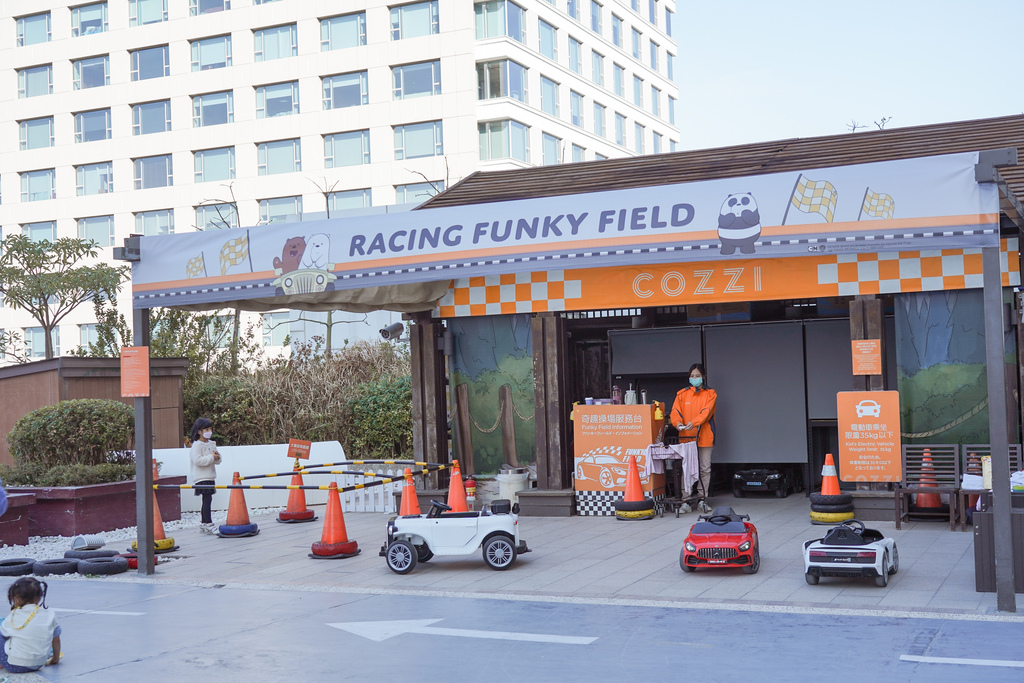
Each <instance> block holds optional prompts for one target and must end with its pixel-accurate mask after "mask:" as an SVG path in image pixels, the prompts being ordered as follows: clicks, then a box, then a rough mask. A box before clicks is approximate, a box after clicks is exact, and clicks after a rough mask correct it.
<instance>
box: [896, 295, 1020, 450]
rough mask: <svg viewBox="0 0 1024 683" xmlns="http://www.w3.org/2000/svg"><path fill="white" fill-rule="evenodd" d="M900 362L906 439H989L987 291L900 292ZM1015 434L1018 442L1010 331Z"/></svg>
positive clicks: (1009, 348)
mask: <svg viewBox="0 0 1024 683" xmlns="http://www.w3.org/2000/svg"><path fill="white" fill-rule="evenodd" d="M895 305H896V363H897V386H898V389H899V392H900V417H901V420H902V431H903V441H904V443H960V444H964V443H988V441H989V426H988V419H989V411H988V378H987V375H986V372H985V317H984V306H983V301H982V290H980V289H968V290H958V291H945V292H919V293H912V294H897V295H896V297H895ZM1003 347H1004V359H1005V365H1004V368H1005V377H1006V391H1007V404H1008V410H1007V414H1008V415H1007V417H1008V419H1009V425H1010V441H1011V443H1012V442H1015V441H1017V434H1018V430H1017V426H1016V425H1017V419H1016V413H1017V411H1016V406H1017V400H1016V399H1017V371H1016V368H1017V362H1016V358H1017V350H1016V340H1015V337H1014V334H1013V328H1012V327H1011V328H1010V330H1009V331H1008V332H1007V333H1006V335H1005V337H1004V344H1003Z"/></svg>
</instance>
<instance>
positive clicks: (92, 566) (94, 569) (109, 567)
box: [78, 557, 128, 576]
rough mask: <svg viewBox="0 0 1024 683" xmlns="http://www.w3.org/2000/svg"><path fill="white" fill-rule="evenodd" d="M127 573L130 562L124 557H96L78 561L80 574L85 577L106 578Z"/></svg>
mask: <svg viewBox="0 0 1024 683" xmlns="http://www.w3.org/2000/svg"><path fill="white" fill-rule="evenodd" d="M126 571H128V560H127V559H125V558H123V557H94V558H93V559H91V560H79V561H78V573H79V574H81V575H83V576H85V575H86V574H93V575H96V576H106V575H108V574H121V573H123V572H126Z"/></svg>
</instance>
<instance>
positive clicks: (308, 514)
mask: <svg viewBox="0 0 1024 683" xmlns="http://www.w3.org/2000/svg"><path fill="white" fill-rule="evenodd" d="M298 470H299V466H298V465H296V466H295V474H293V475H292V486H302V475H301V474H299V472H298ZM315 519H316V513H315V512H313V511H312V510H310V509H309V508H307V507H306V492H305V491H304V490H302V489H290V490H289V491H288V508H287V509H286V510H285V511H284V512H279V513H277V521H279V522H286V523H288V524H295V523H297V522H312V521H314V520H315Z"/></svg>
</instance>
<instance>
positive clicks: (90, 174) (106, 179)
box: [75, 161, 114, 196]
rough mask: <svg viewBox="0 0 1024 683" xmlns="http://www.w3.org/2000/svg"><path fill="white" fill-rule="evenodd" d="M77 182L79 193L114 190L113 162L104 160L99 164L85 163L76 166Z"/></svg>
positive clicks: (101, 192)
mask: <svg viewBox="0 0 1024 683" xmlns="http://www.w3.org/2000/svg"><path fill="white" fill-rule="evenodd" d="M75 184H76V186H77V187H76V193H77V194H78V195H80V196H81V195H88V194H106V193H108V192H112V191H113V185H114V171H113V164H112V163H111V162H109V161H104V162H101V163H98V164H83V165H81V166H76V167H75Z"/></svg>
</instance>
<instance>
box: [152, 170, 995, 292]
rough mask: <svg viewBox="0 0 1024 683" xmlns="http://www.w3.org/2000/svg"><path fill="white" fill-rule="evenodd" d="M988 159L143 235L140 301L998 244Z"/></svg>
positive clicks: (746, 178) (993, 194) (754, 178)
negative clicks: (981, 178) (981, 170)
mask: <svg viewBox="0 0 1024 683" xmlns="http://www.w3.org/2000/svg"><path fill="white" fill-rule="evenodd" d="M977 161H978V155H977V153H965V154H950V155H943V156H934V157H923V158H918V159H908V160H901V161H887V162H880V163H873V164H861V165H854V166H837V167H832V168H819V169H814V170H809V171H807V172H786V173H776V174H768V175H757V176H745V177H738V178H726V179H720V180H708V181H701V182H693V183H681V184H677V185H659V186H655V187H645V188H638V189H630V190H616V191H611V192H595V193H587V194H574V195H564V196H559V197H543V198H538V199H526V200H519V201H509V202H496V203H492V204H474V205H468V206H456V207H450V208H441V209H433V210H429V211H413V212H404V213H387V214H375V215H370V216H361V217H355V218H343V219H331V220H322V221H304V222H300V223H289V224H282V225H280V226H261V227H255V228H236V229H233V230H213V231H206V232H196V233H187V234H179V235H158V236H150V237H143V238H142V240H141V242H142V246H141V253H142V256H141V261H139V262H136V263H135V264H134V270H133V276H132V279H133V291H134V300H135V301H134V305H135V307H136V308H146V307H150V306H156V305H164V306H166V305H190V304H191V305H196V304H204V303H215V302H218V301H224V300H228V299H230V300H239V299H260V298H263V299H265V298H269V297H275V296H277V297H301V299H300V300H302V301H307V302H308V301H311V300H320V299H321V298H322V299H327V298H329V297H330V292H331V291H332V290H345V289H355V288H362V287H372V286H386V285H403V284H410V283H418V282H429V281H436V280H447V279H451V278H460V277H473V276H486V275H497V274H504V273H515V272H525V271H537V270H547V269H552V268H567V267H571V268H594V267H601V266H622V265H638V264H658V263H676V262H682V261H694V260H701V261H707V260H711V259H714V260H723V261H728V260H730V259H756V258H763V257H779V256H797V255H805V256H806V255H821V254H852V253H860V252H880V251H890V252H893V251H900V250H901V249H907V248H915V249H939V248H942V249H947V248H961V247H979V246H995V245H997V244H998V214H999V201H998V194H997V189H996V187H995V185H994V184H985V185H979V184H978V183H977V182H975V178H974V165H975V163H977Z"/></svg>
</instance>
